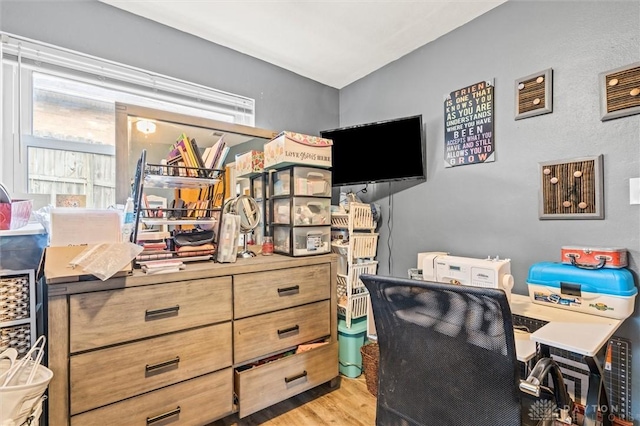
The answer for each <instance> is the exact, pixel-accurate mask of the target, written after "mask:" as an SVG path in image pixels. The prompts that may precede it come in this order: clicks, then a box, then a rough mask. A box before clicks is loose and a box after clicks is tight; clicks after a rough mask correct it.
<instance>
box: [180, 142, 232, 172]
mask: <svg viewBox="0 0 640 426" xmlns="http://www.w3.org/2000/svg"><path fill="white" fill-rule="evenodd" d="M229 149H230V147H228V146H226V143H225V141H224V135H223V136H222V137H220V139H218V141H217V142H216V143H215V144H214V145H213V146H211V147H207V148H206V149H205V150H204V151H203V152H201V151H200V149H199V148H198V144H197V143H196V140H195V139H193V138H191V139H189V137H188V136H187V135H186V133H182V134H181V135H180V137H178V140H177V141H176V143H175V144H173V146H172V147H171V151H170V152H169V154H168V155H167V165H168V166H170V167H169V168H168V169H169V174H171V175H174V176H176V175H178V176H187V177H204V178H208V177H214V178H215V177H217V176H218V174H219V170H220V169H221V168H222V166H223V164H224V161H225V159H226V158H227V154H228V153H229Z"/></svg>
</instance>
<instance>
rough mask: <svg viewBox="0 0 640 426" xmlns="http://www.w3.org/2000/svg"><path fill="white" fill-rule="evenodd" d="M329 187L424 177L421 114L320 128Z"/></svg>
mask: <svg viewBox="0 0 640 426" xmlns="http://www.w3.org/2000/svg"><path fill="white" fill-rule="evenodd" d="M320 136H321V137H323V138H326V139H331V140H333V145H332V147H331V162H332V167H331V172H332V174H331V181H332V186H343V185H355V184H364V183H377V182H388V181H393V180H404V179H425V178H426V174H425V166H424V164H425V155H424V152H425V149H424V145H425V144H424V138H423V135H422V115H415V116H411V117H404V118H398V119H393V120H387V121H379V122H375V123H368V124H359V125H356V126H350V127H342V128H339V129H333V130H323V131H321V132H320Z"/></svg>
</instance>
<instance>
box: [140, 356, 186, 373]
mask: <svg viewBox="0 0 640 426" xmlns="http://www.w3.org/2000/svg"><path fill="white" fill-rule="evenodd" d="M179 362H180V357H179V356H177V357H175V358H174V359H170V360H169V361H163V362H159V363H157V364H151V365H149V364H147V365H145V366H144V369H145V370H146V371H147V373H150V372H152V371H153V370H158V369H160V368H165V367H169V366H171V365H174V364H175V365H177V364H178V363H179Z"/></svg>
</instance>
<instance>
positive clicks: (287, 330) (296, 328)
mask: <svg viewBox="0 0 640 426" xmlns="http://www.w3.org/2000/svg"><path fill="white" fill-rule="evenodd" d="M299 331H300V326H299V325H297V324H296V325H294V326H293V327H289V328H285V329H284V330H278V337H286V336H283V335H284V334H291V333H296V334H297V333H298V332H299Z"/></svg>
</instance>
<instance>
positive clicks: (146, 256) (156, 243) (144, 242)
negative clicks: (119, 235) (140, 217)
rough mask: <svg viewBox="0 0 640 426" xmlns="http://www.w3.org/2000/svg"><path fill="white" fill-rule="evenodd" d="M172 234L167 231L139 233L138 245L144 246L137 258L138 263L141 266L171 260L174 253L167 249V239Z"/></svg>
mask: <svg viewBox="0 0 640 426" xmlns="http://www.w3.org/2000/svg"><path fill="white" fill-rule="evenodd" d="M170 237H171V234H169V232H167V231H146V232H139V233H138V244H139V245H141V246H142V251H141V252H140V254H138V255H137V256H136V262H137V263H138V264H140V263H141V262H144V261H149V260H159V259H170V258H171V257H173V253H172V252H171V251H169V249H168V247H167V238H170Z"/></svg>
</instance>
